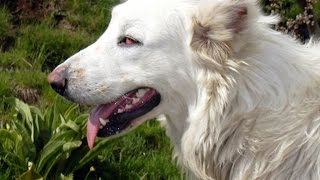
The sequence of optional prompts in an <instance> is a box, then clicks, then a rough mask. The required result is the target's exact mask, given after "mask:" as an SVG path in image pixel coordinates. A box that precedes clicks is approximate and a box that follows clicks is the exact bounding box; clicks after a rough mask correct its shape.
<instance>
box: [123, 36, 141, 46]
mask: <svg viewBox="0 0 320 180" xmlns="http://www.w3.org/2000/svg"><path fill="white" fill-rule="evenodd" d="M135 44H140V42H139V41H138V40H136V39H134V38H132V37H129V36H125V37H123V38H122V39H121V40H120V41H119V45H127V46H131V45H135Z"/></svg>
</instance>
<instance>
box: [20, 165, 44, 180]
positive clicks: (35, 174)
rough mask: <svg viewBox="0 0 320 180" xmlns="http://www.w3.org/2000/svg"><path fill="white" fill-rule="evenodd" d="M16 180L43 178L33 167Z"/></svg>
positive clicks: (37, 179) (38, 179) (39, 179)
mask: <svg viewBox="0 0 320 180" xmlns="http://www.w3.org/2000/svg"><path fill="white" fill-rule="evenodd" d="M17 179H18V180H42V179H43V177H42V176H41V175H40V174H39V173H38V172H36V170H35V169H34V166H31V168H29V170H28V171H26V172H24V173H23V174H22V175H21V176H19V177H18V178H17Z"/></svg>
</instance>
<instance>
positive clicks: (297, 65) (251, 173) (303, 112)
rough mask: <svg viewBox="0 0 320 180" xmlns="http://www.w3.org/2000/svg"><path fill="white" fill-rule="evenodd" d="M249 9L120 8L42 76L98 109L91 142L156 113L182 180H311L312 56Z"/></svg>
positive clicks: (243, 3)
mask: <svg viewBox="0 0 320 180" xmlns="http://www.w3.org/2000/svg"><path fill="white" fill-rule="evenodd" d="M276 21H277V19H276V18H273V17H266V16H263V15H262V13H261V12H260V9H259V7H258V5H257V2H255V1H253V0H161V1H156V0H129V1H127V2H124V3H123V4H121V5H118V6H116V7H115V8H114V9H113V11H112V20H111V22H110V24H109V27H108V28H107V30H106V31H105V33H104V34H103V35H102V36H101V37H100V38H99V39H98V40H97V41H96V42H95V43H94V44H92V45H91V46H89V47H88V48H86V49H84V50H82V51H80V52H79V53H77V54H75V55H74V56H72V57H70V58H69V59H68V60H67V61H66V62H64V63H63V64H61V65H60V66H59V67H58V68H56V69H55V70H54V71H53V72H52V73H51V74H50V76H49V82H50V84H51V85H52V87H53V88H54V89H56V91H58V92H59V93H60V94H62V95H64V96H65V97H66V98H68V99H70V100H72V101H75V102H78V103H83V104H92V105H97V107H96V108H95V109H94V110H93V111H92V112H91V115H90V117H89V121H88V128H87V131H88V134H87V135H88V144H89V147H90V148H92V147H93V144H94V140H95V138H96V136H99V137H109V136H113V135H116V134H118V133H120V134H124V133H125V132H127V131H128V130H131V129H133V128H135V127H137V126H138V125H140V124H142V123H143V122H144V121H146V120H148V119H150V118H153V117H156V116H159V115H161V114H164V115H165V117H166V119H165V120H163V124H164V125H165V128H166V132H167V134H168V136H169V137H170V139H171V141H172V144H173V145H174V156H175V157H177V159H178V162H179V164H180V165H181V166H182V167H183V169H184V170H185V172H186V174H187V176H188V177H189V178H190V179H216V180H224V179H236V180H246V179H250V180H251V179H268V180H275V179H280V180H285V179H290V180H292V179H301V180H302V179H303V180H306V179H315V180H319V179H320V46H319V44H315V45H309V46H305V45H300V44H298V43H297V42H295V41H294V40H292V39H290V38H289V37H288V36H287V35H283V34H281V33H279V32H276V31H274V30H272V29H270V28H269V26H270V25H271V24H272V23H276Z"/></svg>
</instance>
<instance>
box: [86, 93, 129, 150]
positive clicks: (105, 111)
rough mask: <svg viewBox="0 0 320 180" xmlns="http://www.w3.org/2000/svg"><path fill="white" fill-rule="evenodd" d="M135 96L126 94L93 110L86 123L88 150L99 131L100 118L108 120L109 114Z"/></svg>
mask: <svg viewBox="0 0 320 180" xmlns="http://www.w3.org/2000/svg"><path fill="white" fill-rule="evenodd" d="M133 94H135V93H134V92H131V93H128V94H126V95H125V96H122V97H121V98H120V99H118V100H116V101H114V102H112V103H110V104H103V105H99V106H98V107H96V108H94V109H93V110H92V111H91V113H90V116H89V119H88V123H87V142H88V146H89V148H90V149H92V148H93V145H94V141H95V139H96V137H97V134H98V131H99V129H100V121H99V119H100V118H103V119H108V118H109V117H110V116H111V114H112V113H113V112H114V111H115V110H116V109H118V107H121V106H123V105H124V104H125V103H126V101H127V99H128V98H130V96H132V95H133Z"/></svg>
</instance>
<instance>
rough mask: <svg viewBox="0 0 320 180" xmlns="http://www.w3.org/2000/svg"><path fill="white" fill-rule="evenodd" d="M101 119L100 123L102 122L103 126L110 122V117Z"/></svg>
mask: <svg viewBox="0 0 320 180" xmlns="http://www.w3.org/2000/svg"><path fill="white" fill-rule="evenodd" d="M99 121H100V124H101V125H102V126H106V124H107V123H108V122H109V119H102V118H99Z"/></svg>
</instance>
